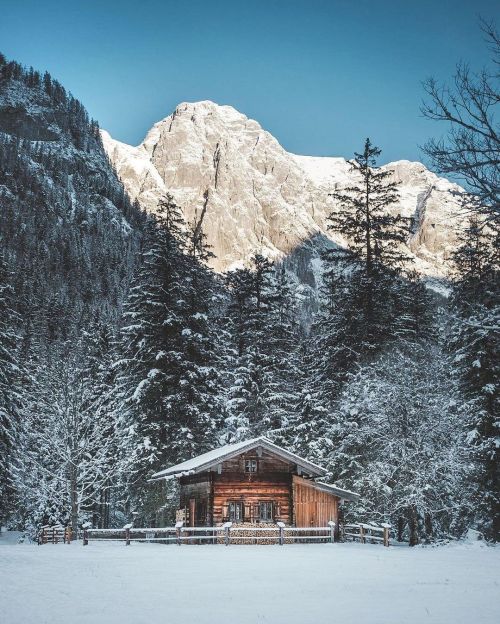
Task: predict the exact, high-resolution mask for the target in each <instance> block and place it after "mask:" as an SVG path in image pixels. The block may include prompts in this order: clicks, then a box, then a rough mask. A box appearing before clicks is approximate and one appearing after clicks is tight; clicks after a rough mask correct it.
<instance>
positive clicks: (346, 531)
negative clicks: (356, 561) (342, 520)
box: [340, 522, 391, 546]
mask: <svg viewBox="0 0 500 624" xmlns="http://www.w3.org/2000/svg"><path fill="white" fill-rule="evenodd" d="M390 529H391V525H390V524H386V523H385V522H384V523H382V524H381V525H380V526H377V525H376V524H364V523H362V522H359V523H358V524H344V525H343V526H341V529H340V534H341V537H342V541H346V538H350V539H351V540H353V541H354V540H359V541H360V542H361V543H362V544H366V543H369V542H372V543H373V542H379V543H383V544H384V546H389V532H390Z"/></svg>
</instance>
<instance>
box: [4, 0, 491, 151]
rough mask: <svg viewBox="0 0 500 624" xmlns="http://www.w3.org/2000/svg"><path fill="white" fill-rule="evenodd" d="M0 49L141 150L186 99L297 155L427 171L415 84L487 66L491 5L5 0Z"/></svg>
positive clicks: (467, 1)
mask: <svg viewBox="0 0 500 624" xmlns="http://www.w3.org/2000/svg"><path fill="white" fill-rule="evenodd" d="M0 9H1V18H0V50H1V51H2V52H3V53H4V54H5V55H6V56H7V57H9V58H13V59H16V60H18V61H19V62H21V63H23V64H26V65H33V66H34V67H36V68H37V69H40V70H44V69H48V70H49V71H50V73H51V74H52V75H53V76H54V77H55V78H57V79H58V80H60V81H61V82H62V83H63V85H64V86H65V87H66V88H68V89H69V90H70V91H71V92H72V93H73V94H74V95H75V96H76V97H78V98H79V99H80V100H81V101H82V102H83V104H84V105H85V106H86V107H87V109H88V111H89V113H90V115H92V116H93V117H95V118H96V119H97V120H98V121H99V123H100V124H101V126H102V127H103V128H106V129H107V130H109V131H110V133H111V134H112V136H114V137H115V138H117V139H119V140H122V141H125V142H127V143H132V144H137V143H139V142H140V141H141V140H142V138H143V136H144V135H145V133H146V131H147V130H148V129H149V128H150V127H151V125H152V124H153V123H154V122H155V121H158V120H159V119H161V118H163V117H165V116H167V115H168V114H170V113H171V112H172V110H173V109H174V108H175V106H176V105H177V104H178V103H179V102H182V101H196V100H204V99H210V100H214V101H215V102H218V103H220V104H231V105H232V106H234V107H236V108H237V109H238V110H240V111H241V112H243V113H245V114H246V115H248V116H249V117H253V118H255V119H257V120H258V121H259V122H260V123H261V125H262V126H263V127H264V128H265V129H267V130H269V131H270V132H271V133H272V134H274V135H275V136H276V137H277V138H278V140H279V141H280V143H281V144H282V145H283V146H284V147H285V148H286V149H287V150H289V151H292V152H295V153H298V154H310V155H325V156H326V155H333V156H351V155H352V152H353V151H355V150H358V149H360V148H361V147H362V143H363V140H364V138H365V137H366V136H370V137H371V138H372V140H373V141H374V142H375V143H376V144H378V145H379V146H380V147H381V148H382V150H383V153H382V161H383V162H386V161H389V160H397V159H401V158H408V159H411V160H414V159H420V160H421V159H422V154H421V152H420V150H419V147H418V146H419V145H421V144H423V143H424V142H425V140H426V139H427V138H428V137H430V136H432V135H439V134H440V133H441V132H442V131H443V128H441V127H440V126H438V125H436V124H432V123H431V122H429V121H426V120H424V119H422V118H421V115H420V112H419V105H420V101H421V99H422V96H423V92H422V88H421V81H422V80H423V79H425V78H426V77H428V76H430V75H434V76H436V77H437V78H448V77H450V76H451V75H452V73H453V71H454V67H455V64H456V62H457V61H458V60H460V59H463V60H467V61H469V62H470V64H471V66H472V67H475V66H477V67H480V66H481V65H483V64H485V63H486V62H487V60H488V55H487V51H486V48H485V46H484V44H483V41H482V33H481V32H480V30H479V28H478V25H477V17H478V15H482V16H483V17H485V18H489V19H491V18H495V17H496V15H497V14H498V2H494V1H492V0H474V1H472V0H454V1H452V0H417V1H415V2H410V1H409V0H399V1H396V0H378V1H369V0H330V1H328V0H309V1H306V0H300V1H295V0H266V1H261V0H253V1H250V0H247V1H243V0H233V1H232V2H230V1H228V0H210V1H208V0H207V1H205V2H203V1H199V0H191V1H187V2H186V1H184V0H176V1H175V2H173V1H171V0H163V1H158V0H135V1H134V2H129V1H128V0H121V1H120V2H118V1H109V2H106V0H103V1H102V2H96V1H94V0H87V1H86V2H72V1H71V0H66V1H65V2H63V1H60V0H44V2H40V1H39V0H38V1H37V2H31V1H30V0H22V1H18V2H17V1H16V2H14V1H12V0H0Z"/></svg>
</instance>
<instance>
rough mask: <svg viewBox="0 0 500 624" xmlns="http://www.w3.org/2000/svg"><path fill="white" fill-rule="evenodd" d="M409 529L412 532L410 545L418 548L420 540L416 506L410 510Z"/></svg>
mask: <svg viewBox="0 0 500 624" xmlns="http://www.w3.org/2000/svg"><path fill="white" fill-rule="evenodd" d="M408 528H409V531H410V537H409V541H408V544H409V545H410V546H416V545H417V544H418V542H419V538H418V514H417V508H416V507H415V505H412V506H411V507H410V509H409V510H408Z"/></svg>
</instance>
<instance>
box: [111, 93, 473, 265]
mask: <svg viewBox="0 0 500 624" xmlns="http://www.w3.org/2000/svg"><path fill="white" fill-rule="evenodd" d="M102 139H103V144H104V147H105V149H106V151H107V153H108V156H109V157H110V159H111V162H112V163H113V164H114V166H115V168H116V170H117V172H118V174H119V176H120V178H121V179H122V181H123V183H124V185H125V188H126V189H127V191H128V193H129V195H130V196H131V199H137V200H138V201H139V203H140V204H141V205H142V206H143V207H144V208H146V209H147V210H150V211H154V210H155V207H156V205H157V203H158V199H159V198H160V196H161V195H162V194H163V193H165V192H166V191H168V192H170V193H171V194H172V195H173V196H174V198H175V200H176V201H177V203H178V204H179V205H180V206H181V207H182V208H183V210H184V214H185V217H186V219H187V220H188V221H192V220H193V219H194V218H196V215H197V214H199V212H200V210H201V208H202V206H203V203H204V194H205V192H206V191H207V190H208V206H207V213H206V216H205V221H204V224H203V225H204V230H205V233H206V234H207V237H208V242H209V243H210V244H211V245H212V246H213V251H214V253H215V255H216V259H215V260H214V261H213V266H214V268H215V269H216V270H218V271H225V270H228V269H230V268H232V267H235V266H238V265H241V264H244V263H246V262H247V261H248V259H249V258H250V256H251V255H252V254H253V253H255V252H260V253H263V254H264V255H267V256H268V257H270V258H281V257H283V256H284V255H288V254H290V253H291V252H293V251H294V249H296V248H298V247H300V246H301V245H302V244H303V243H304V242H305V241H308V240H312V241H314V240H315V239H321V240H324V237H325V236H326V237H328V238H329V239H331V240H333V241H334V242H336V243H339V244H341V245H345V241H344V240H342V238H341V237H339V236H338V235H335V234H332V233H331V232H329V231H328V229H327V225H328V223H327V217H328V215H329V214H330V213H331V212H332V211H333V210H334V209H335V205H334V202H333V200H332V198H331V197H329V193H331V192H332V191H333V190H334V189H340V188H342V187H344V186H347V185H349V184H352V183H353V174H352V173H351V165H350V164H349V162H347V161H346V160H345V159H343V158H330V157H313V156H297V155H295V154H290V153H288V152H286V151H285V150H284V149H283V148H282V147H281V145H280V144H279V143H278V141H277V140H276V139H275V138H274V137H273V136H272V135H271V134H270V133H269V132H266V131H265V130H263V129H262V128H261V126H260V125H259V124H258V123H257V122H256V121H254V120H252V119H248V118H247V117H246V116H245V115H243V114H241V113H239V112H238V111H236V110H235V109H234V108H232V107H231V106H219V105H217V104H214V103H213V102H209V101H204V102H195V103H182V104H180V105H179V106H178V107H177V108H176V110H175V111H174V112H173V113H172V114H171V115H169V116H168V117H166V118H165V119H163V120H162V121H159V122H158V123H156V124H155V125H154V126H153V127H152V128H151V130H150V131H149V132H148V134H147V136H146V138H145V139H144V141H143V142H142V143H141V144H140V145H139V146H138V147H131V146H129V145H125V144H124V143H120V142H118V141H115V140H114V139H112V138H111V137H110V135H109V134H108V133H107V132H105V131H103V132H102ZM386 167H387V168H389V169H390V170H391V171H393V175H394V178H395V179H397V180H399V181H400V182H401V185H400V195H401V201H400V204H399V206H398V208H397V210H398V211H399V212H400V213H401V214H403V215H404V216H407V217H412V218H413V220H414V225H413V227H412V232H411V235H410V236H409V239H408V242H407V246H408V248H409V249H410V250H411V252H412V254H413V255H414V256H415V261H416V262H415V268H416V269H417V270H419V271H420V272H422V273H425V274H428V275H436V276H442V275H444V274H446V271H447V260H448V259H449V254H450V251H451V249H452V248H453V247H454V246H455V241H456V234H455V231H456V230H457V229H458V228H459V227H460V220H461V219H463V217H459V216H458V213H459V210H458V207H459V206H458V205H459V202H458V199H457V197H456V195H454V194H453V192H454V191H458V190H459V187H458V186H456V185H455V184H452V183H450V182H448V181H447V180H445V179H443V178H439V177H437V176H436V175H435V174H433V173H431V172H430V171H428V170H427V169H426V168H425V167H424V166H423V165H422V164H420V163H417V162H409V161H398V162H395V163H390V164H389V165H386ZM318 235H319V236H318Z"/></svg>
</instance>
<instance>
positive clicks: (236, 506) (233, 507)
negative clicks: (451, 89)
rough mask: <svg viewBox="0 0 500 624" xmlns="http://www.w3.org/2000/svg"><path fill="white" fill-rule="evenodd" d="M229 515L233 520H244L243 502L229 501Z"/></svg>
mask: <svg viewBox="0 0 500 624" xmlns="http://www.w3.org/2000/svg"><path fill="white" fill-rule="evenodd" d="M228 515H229V520H230V521H231V522H242V521H243V503H242V502H241V501H229V505H228Z"/></svg>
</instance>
